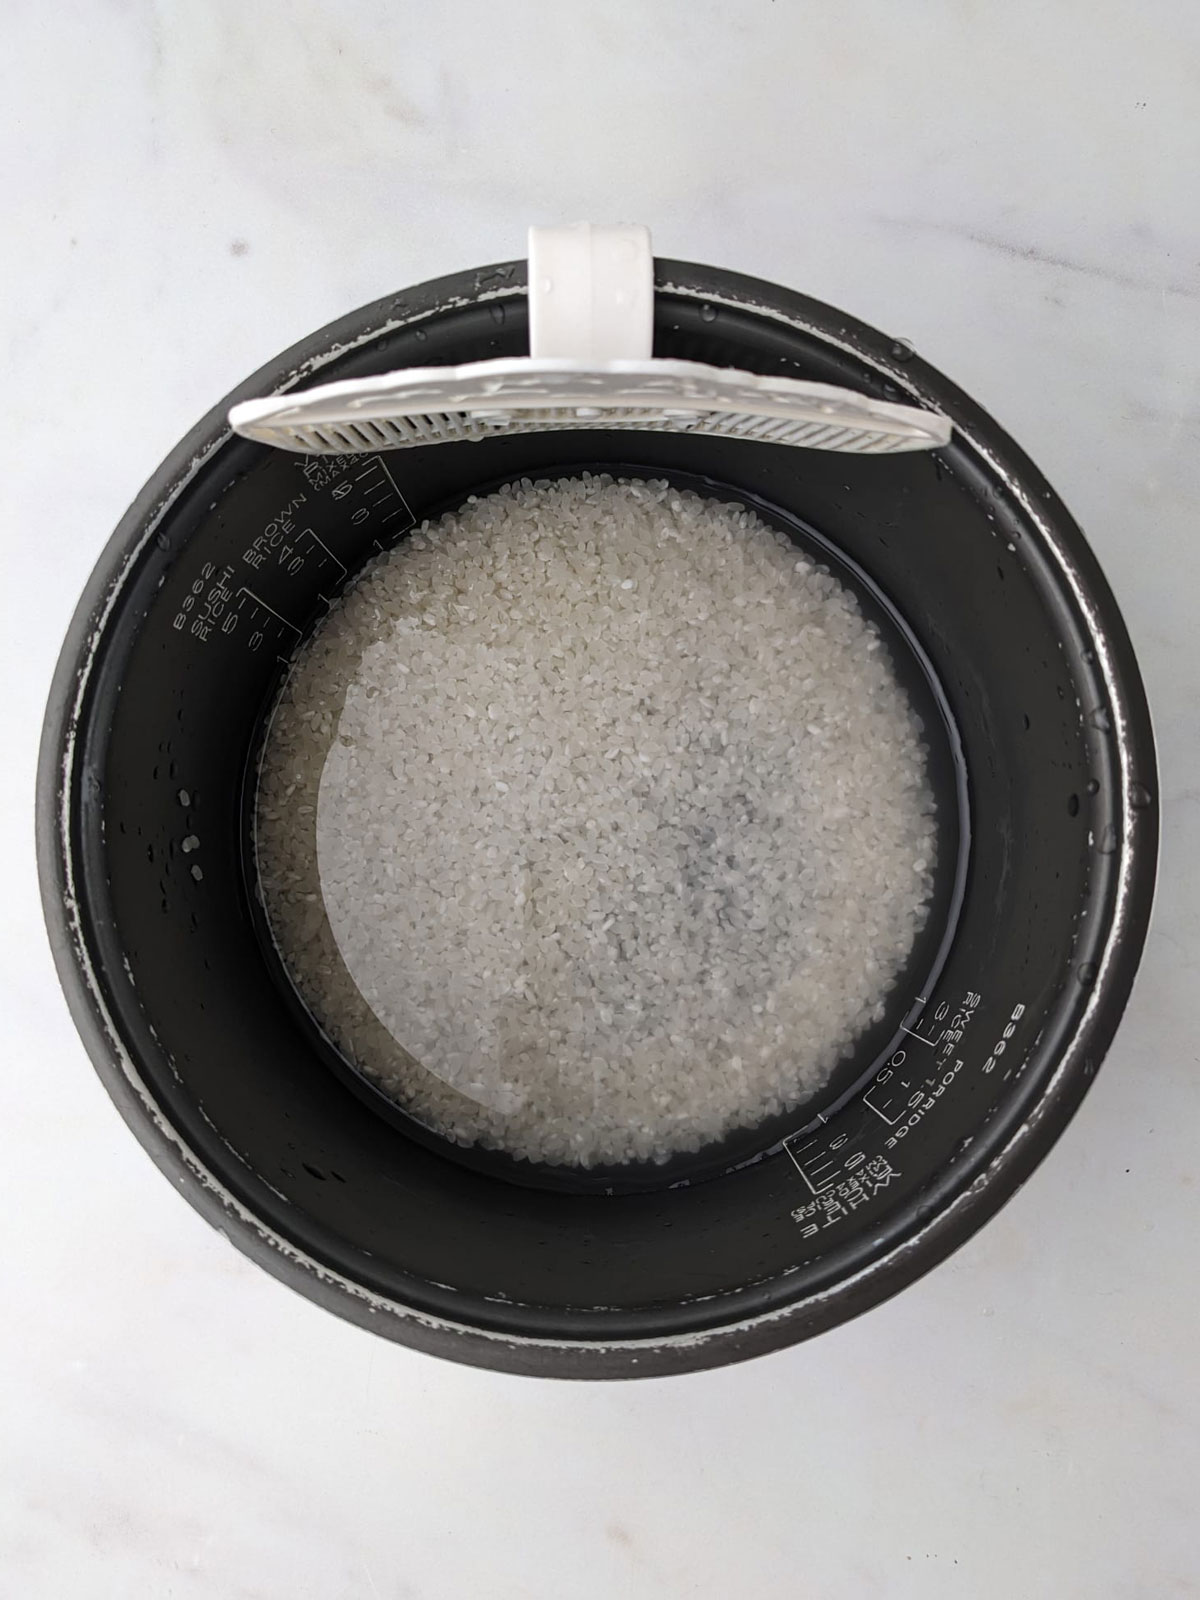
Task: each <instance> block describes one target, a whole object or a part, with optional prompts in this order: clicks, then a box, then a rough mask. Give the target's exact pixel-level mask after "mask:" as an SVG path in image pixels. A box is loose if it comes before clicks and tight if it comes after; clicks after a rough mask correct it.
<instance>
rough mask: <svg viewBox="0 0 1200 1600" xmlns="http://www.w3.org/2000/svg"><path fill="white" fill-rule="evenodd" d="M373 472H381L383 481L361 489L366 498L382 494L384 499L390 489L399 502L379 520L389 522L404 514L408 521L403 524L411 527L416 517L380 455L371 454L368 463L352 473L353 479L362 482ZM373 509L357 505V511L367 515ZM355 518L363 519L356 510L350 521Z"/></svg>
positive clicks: (375, 497)
mask: <svg viewBox="0 0 1200 1600" xmlns="http://www.w3.org/2000/svg"><path fill="white" fill-rule="evenodd" d="M375 473H382V474H383V478H384V480H385V481H384V482H383V483H379V484H376V485H375V486H374V487H373V488H371V489H366V490H364V491H363V493H364V494H365V495H367V497H368V500H371V499H377V498H378V497H380V496H382V497H383V498H385V499H386V497H387V494H388V491H389V490H390V491H391V493H392V494H394V495H395V497H396V499H397V500H398V501H399V502H400V504H399V505H398V506H396V507H395V508H394V509H393V510H391V511H389V512H388V513H387V515H386V516H385V517H383V518H381V519H380V520H381V521H383V522H391V521H392V519H393V518H394V517H398V516H401V515H405V516H407V517H408V521H407V522H406V523H405V525H404V526H405V527H406V528H410V527H412V525H413V523H414V522H416V520H417V519H416V517H415V516H414V515H413V513H412V509H411V507H410V506H409V503H408V501H407V500H406V499H405V498H404V496H403V495H402V494H401V493H400V490H399V488H398V486H397V484H396V480H395V478H393V477H392V474H391V472H390V471H389V469H388V466H387V463H386V462H385V461H384V459H383V457H382V456H372V457H371V459H370V462H369V464H368V465H367V467H366V468H365V469H364V470H363V471H362V472H356V473H355V474H354V481H355V482H356V483H363V482H364V481H368V480H369V479H370V478H371V477H372V475H373V474H375ZM373 509H374V507H372V506H369V505H368V506H360V507H359V511H364V512H367V514H368V515H369V514H370V511H371V510H373ZM356 520H365V519H361V518H359V512H358V511H356V512H355V513H354V516H353V517H352V518H351V521H356Z"/></svg>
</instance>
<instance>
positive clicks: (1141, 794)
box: [1129, 782, 1154, 811]
mask: <svg viewBox="0 0 1200 1600" xmlns="http://www.w3.org/2000/svg"><path fill="white" fill-rule="evenodd" d="M1129 804H1130V805H1131V806H1132V807H1133V809H1134V810H1135V811H1144V810H1145V809H1146V807H1147V806H1152V805H1153V804H1154V796H1153V795H1152V794H1151V793H1150V791H1149V789H1147V787H1146V785H1145V784H1144V783H1137V782H1134V783H1131V784H1130V785H1129Z"/></svg>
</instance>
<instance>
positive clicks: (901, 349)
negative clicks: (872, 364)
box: [890, 339, 917, 361]
mask: <svg viewBox="0 0 1200 1600" xmlns="http://www.w3.org/2000/svg"><path fill="white" fill-rule="evenodd" d="M890 353H891V357H892V360H893V361H911V360H912V358H913V357H914V356H915V355H916V353H917V352H916V351H915V350H914V349H913V347H912V344H911V342H910V341H909V340H908V339H893V340H892V348H891V352H890Z"/></svg>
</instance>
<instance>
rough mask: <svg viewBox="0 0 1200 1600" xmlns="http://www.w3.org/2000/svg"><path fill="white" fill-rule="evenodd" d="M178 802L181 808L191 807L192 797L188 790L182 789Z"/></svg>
mask: <svg viewBox="0 0 1200 1600" xmlns="http://www.w3.org/2000/svg"><path fill="white" fill-rule="evenodd" d="M178 800H179V804H180V805H181V806H190V805H191V803H192V797H191V795H190V794H189V793H188V792H187V790H186V789H180V791H179V795H178Z"/></svg>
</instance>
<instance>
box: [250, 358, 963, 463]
mask: <svg viewBox="0 0 1200 1600" xmlns="http://www.w3.org/2000/svg"><path fill="white" fill-rule="evenodd" d="M229 420H230V423H231V424H232V426H233V427H234V428H235V429H236V430H237V432H238V433H241V434H244V435H245V436H246V437H247V438H249V439H257V440H259V441H260V442H261V443H263V444H270V445H277V446H279V447H281V448H282V449H285V450H298V451H303V452H304V453H305V454H308V455H323V454H338V455H344V454H347V453H354V452H360V451H362V452H370V451H375V450H380V449H389V450H391V449H403V448H405V447H408V446H412V445H427V444H443V443H446V442H449V441H451V440H462V439H487V438H490V437H492V436H494V435H495V434H497V433H546V432H559V431H562V430H564V429H576V428H589V429H590V428H622V429H630V430H634V431H645V430H651V431H664V430H665V431H669V432H674V433H701V434H717V435H720V436H722V437H725V438H737V439H756V440H760V441H762V442H763V443H764V444H788V445H804V446H807V447H808V448H810V449H818V450H844V451H850V452H853V453H855V454H859V455H882V454H887V453H890V452H894V451H898V450H927V449H933V448H936V447H937V446H939V445H944V444H946V443H948V441H949V438H950V424H949V422H948V421H947V420H946V418H945V417H942V416H940V415H938V414H937V413H936V412H929V411H920V410H918V409H917V408H916V407H913V406H900V405H893V404H890V403H889V402H887V401H884V400H872V399H869V398H868V397H866V396H864V395H859V394H854V393H852V392H851V391H850V390H847V389H839V388H835V387H834V386H832V385H830V384H823V383H806V382H802V381H800V380H798V379H792V378H767V377H759V376H757V375H756V374H754V373H748V372H739V371H734V370H726V369H723V368H720V367H709V366H704V365H702V364H701V363H699V362H693V361H655V360H653V359H648V360H636V361H609V362H605V363H602V364H596V363H588V364H585V363H582V362H578V361H571V360H565V359H561V358H546V357H542V358H535V357H531V356H518V357H513V358H509V359H507V360H500V361H476V362H472V363H470V364H469V365H467V366H462V367H415V368H412V369H410V370H408V371H406V372H390V373H384V374H382V375H381V376H379V377H374V378H361V379H351V380H349V381H347V382H342V383H329V384H324V385H322V386H321V387H320V388H316V389H308V390H306V391H305V392H304V393H302V394H295V395H279V396H275V397H273V398H270V399H265V400H247V401H244V402H243V403H242V404H241V405H238V406H234V408H233V409H232V411H231V412H230V413H229Z"/></svg>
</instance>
